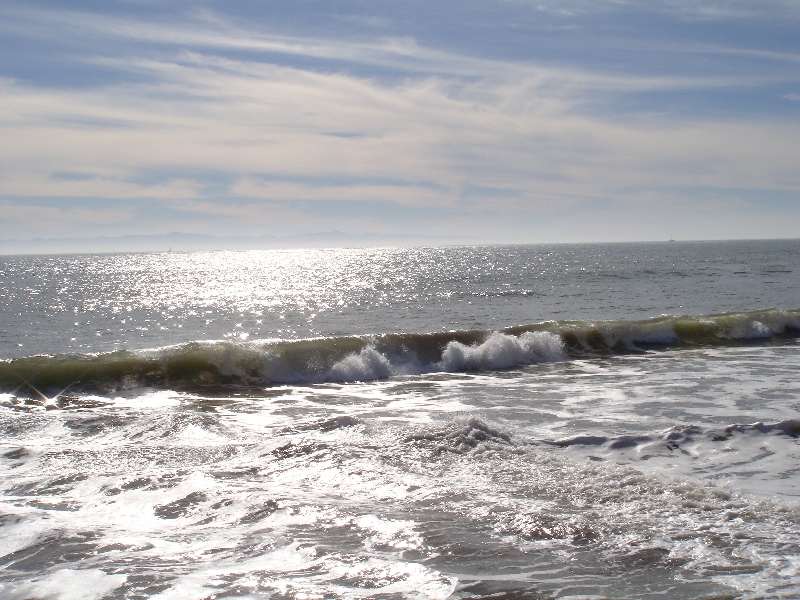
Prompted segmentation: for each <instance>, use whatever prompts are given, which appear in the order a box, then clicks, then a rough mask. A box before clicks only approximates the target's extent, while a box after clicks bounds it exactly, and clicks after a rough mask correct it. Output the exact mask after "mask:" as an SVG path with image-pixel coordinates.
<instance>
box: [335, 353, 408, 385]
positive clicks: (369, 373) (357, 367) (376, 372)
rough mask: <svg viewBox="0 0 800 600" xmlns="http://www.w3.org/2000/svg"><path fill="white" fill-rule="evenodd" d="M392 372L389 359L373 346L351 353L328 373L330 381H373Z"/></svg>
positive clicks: (383, 377)
mask: <svg viewBox="0 0 800 600" xmlns="http://www.w3.org/2000/svg"><path fill="white" fill-rule="evenodd" d="M391 374H392V365H391V363H390V362H389V359H388V358H386V357H385V356H384V355H383V354H380V353H379V352H378V351H377V350H375V349H374V348H371V347H369V346H368V347H366V348H364V349H363V350H362V351H361V352H359V353H358V354H350V355H348V356H346V357H345V358H343V359H342V360H340V361H339V362H337V363H336V364H335V365H333V366H332V367H331V368H330V369H329V370H328V373H327V375H326V379H327V380H329V381H372V380H374V379H385V378H386V377H389V375H391Z"/></svg>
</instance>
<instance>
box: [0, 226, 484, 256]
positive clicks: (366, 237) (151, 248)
mask: <svg viewBox="0 0 800 600" xmlns="http://www.w3.org/2000/svg"><path fill="white" fill-rule="evenodd" d="M474 243H476V240H475V239H473V238H467V237H455V236H427V235H413V234H411V235H409V234H379V233H344V232H342V231H324V232H319V233H304V234H300V235H289V236H285V237H276V236H270V235H262V236H214V235H201V234H195V233H180V232H178V231H173V232H170V233H163V234H156V235H123V236H118V237H107V236H102V237H93V238H53V239H45V238H34V239H30V240H0V254H63V253H99V252H165V251H170V250H171V251H173V252H185V251H190V250H266V249H274V248H364V247H379V246H428V245H452V244H474Z"/></svg>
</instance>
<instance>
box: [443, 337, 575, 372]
mask: <svg viewBox="0 0 800 600" xmlns="http://www.w3.org/2000/svg"><path fill="white" fill-rule="evenodd" d="M564 358H565V355H564V346H563V343H562V342H561V338H560V337H558V336H557V335H555V334H553V333H550V332H547V331H534V332H526V333H523V334H522V335H521V336H519V337H514V336H512V335H506V334H503V333H498V332H495V333H493V334H492V335H490V336H489V339H487V340H486V341H485V342H483V343H482V344H479V345H477V346H466V345H464V344H462V343H460V342H450V343H449V344H447V347H446V348H445V350H444V352H443V353H442V360H441V361H440V362H439V367H440V368H441V369H442V370H443V371H451V372H452V371H464V370H476V369H486V370H490V369H508V368H510V367H514V366H517V365H526V364H532V363H537V362H556V361H560V360H564Z"/></svg>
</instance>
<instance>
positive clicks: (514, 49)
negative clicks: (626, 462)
mask: <svg viewBox="0 0 800 600" xmlns="http://www.w3.org/2000/svg"><path fill="white" fill-rule="evenodd" d="M0 106H2V111H0V129H1V131H0V157H1V158H2V160H0V217H2V218H1V219H0V239H9V238H16V239H24V238H32V237H75V236H100V235H123V234H149V233H166V232H169V231H175V230H177V231H183V232H193V233H204V234H216V235H237V234H241V235H261V234H270V235H290V234H297V233H308V232H317V231H329V230H341V231H346V232H352V233H363V232H371V233H409V234H425V235H446V236H469V237H470V238H472V239H474V240H476V241H491V242H533V243H535V242H576V241H617V240H619V241H622V240H648V239H652V240H658V239H667V238H668V237H670V236H672V237H674V238H676V239H720V238H754V237H798V236H800V142H798V140H800V2H798V1H788V0H785V1H776V2H772V1H769V0H765V1H759V2H749V1H748V2H738V1H716V2H706V1H704V0H694V1H690V0H663V1H659V0H649V1H646V2H644V1H643V2H636V1H622V0H615V1H604V0H596V1H592V2H589V1H578V0H563V1H558V0H541V1H535V2H527V1H524V0H497V1H475V0H460V1H458V2H455V1H452V2H451V1H449V0H445V1H441V2H436V3H431V2H414V1H410V2H379V1H370V2H366V1H364V2H315V1H297V2H248V1H244V2H235V3H223V2H154V1H152V2H151V1H148V0H131V1H128V2H116V3H115V2H88V1H87V2H70V3H64V2H36V1H26V2H15V1H14V0H6V1H5V2H3V3H2V6H1V7H0Z"/></svg>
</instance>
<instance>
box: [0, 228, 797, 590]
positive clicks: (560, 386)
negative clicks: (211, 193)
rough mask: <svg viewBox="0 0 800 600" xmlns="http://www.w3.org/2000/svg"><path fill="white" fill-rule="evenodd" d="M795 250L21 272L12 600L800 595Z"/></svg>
mask: <svg viewBox="0 0 800 600" xmlns="http://www.w3.org/2000/svg"><path fill="white" fill-rule="evenodd" d="M798 290H800V241H753V242H714V243H679V242H675V243H661V244H609V245H557V246H485V247H444V248H413V249H330V250H282V251H258V252H207V253H202V252H199V253H180V252H173V253H157V254H156V253H154V254H108V255H63V256H9V257H1V258H0V294H1V297H0V311H1V312H0V359H3V360H2V362H0V474H1V475H0V494H2V495H0V557H1V558H0V565H2V570H1V571H0V597H2V598H11V599H25V598H43V599H51V598H52V599H68V598H90V599H95V598H96V599H100V598H163V599H167V598H175V599H178V598H180V599H183V598H188V599H195V598H196V599H205V598H209V599H210V598H230V597H242V598H386V599H388V598H419V599H429V598H430V599H433V598H498V599H500V598H503V599H511V598H515V599H527V598H531V599H533V598H569V597H572V598H576V597H580V598H643V597H663V598H777V597H784V598H796V597H798V596H800V533H799V532H798V526H800V503H798V500H799V499H800V473H799V472H798V471H799V470H800V378H798V376H797V373H798V371H800V369H798V367H800V344H798V340H799V339H800V310H798V307H800V292H798Z"/></svg>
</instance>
